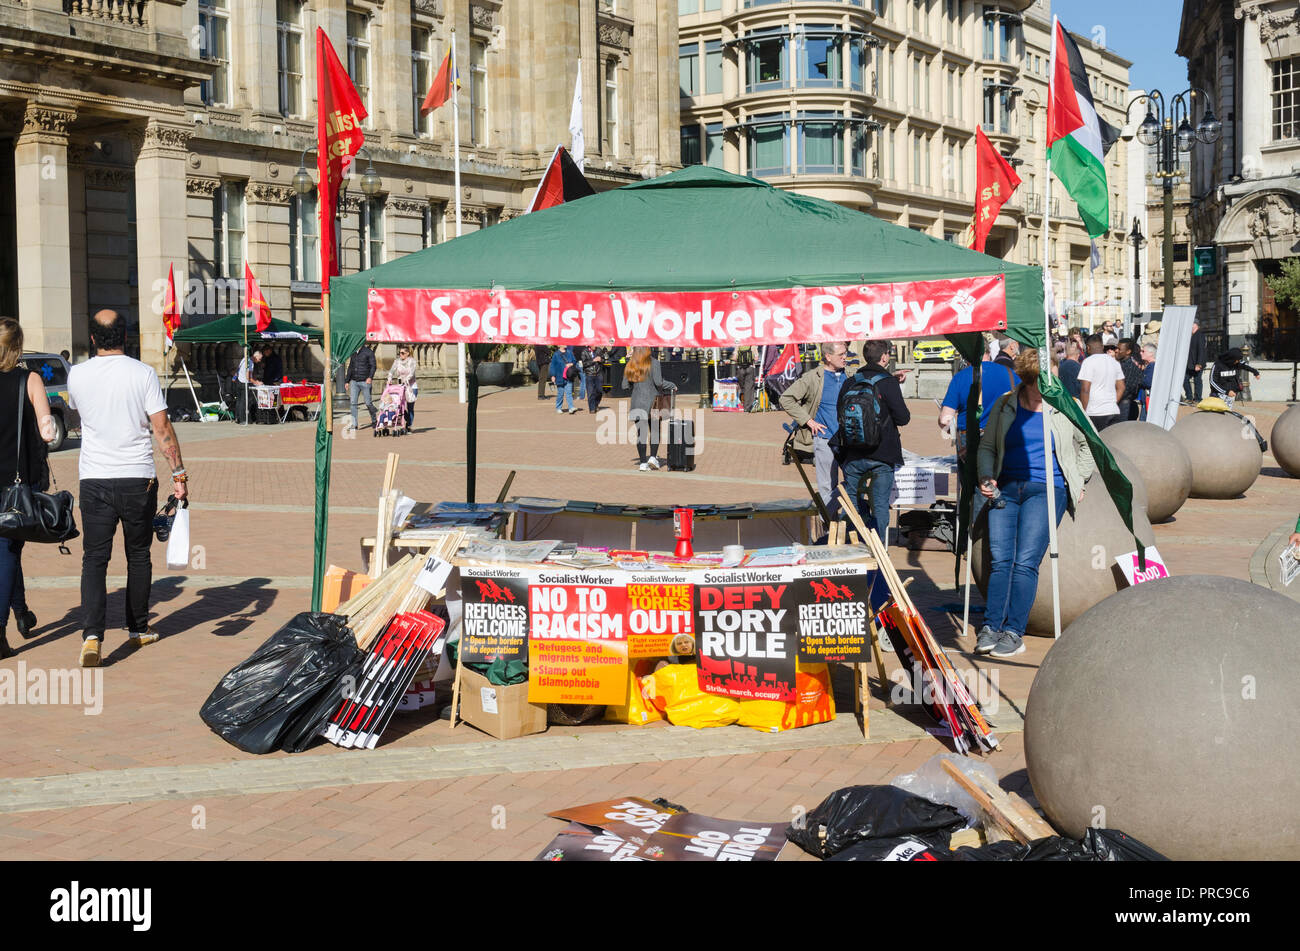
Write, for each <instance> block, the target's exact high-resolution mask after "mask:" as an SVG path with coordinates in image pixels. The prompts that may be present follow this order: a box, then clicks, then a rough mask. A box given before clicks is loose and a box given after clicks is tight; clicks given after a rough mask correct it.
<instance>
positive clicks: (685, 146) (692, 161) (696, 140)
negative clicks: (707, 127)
mask: <svg viewBox="0 0 1300 951" xmlns="http://www.w3.org/2000/svg"><path fill="white" fill-rule="evenodd" d="M682 164H683V165H699V164H700V127H699V126H698V125H684V126H682Z"/></svg>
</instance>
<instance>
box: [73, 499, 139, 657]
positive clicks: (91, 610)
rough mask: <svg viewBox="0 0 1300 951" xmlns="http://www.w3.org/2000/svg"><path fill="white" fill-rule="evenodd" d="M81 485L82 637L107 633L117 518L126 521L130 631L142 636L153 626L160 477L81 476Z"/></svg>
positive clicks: (127, 606) (127, 618) (122, 521)
mask: <svg viewBox="0 0 1300 951" xmlns="http://www.w3.org/2000/svg"><path fill="white" fill-rule="evenodd" d="M80 489H81V498H80V500H79V505H80V508H81V531H82V545H81V547H82V555H81V610H82V622H81V629H82V632H81V633H82V637H98V638H101V639H102V638H103V636H104V614H105V608H106V604H107V601H108V594H107V590H106V587H107V579H106V575H107V574H108V562H109V558H110V557H111V556H112V554H113V535H114V534H115V533H116V531H117V523H118V522H121V523H122V541H123V543H124V547H125V548H126V629H127V631H129V632H131V633H135V634H142V633H144V632H145V631H147V630H148V629H149V586H150V585H151V584H152V583H153V562H152V561H151V560H150V557H149V545H150V543H151V542H152V541H153V516H154V511H155V510H156V509H157V508H158V481H157V480H156V479H82V480H81V487H80Z"/></svg>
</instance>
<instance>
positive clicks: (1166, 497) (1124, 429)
mask: <svg viewBox="0 0 1300 951" xmlns="http://www.w3.org/2000/svg"><path fill="white" fill-rule="evenodd" d="M1101 439H1102V442H1104V443H1105V444H1106V445H1107V446H1108V447H1110V449H1111V450H1112V451H1115V450H1119V451H1121V452H1123V453H1124V455H1126V456H1128V458H1130V459H1131V460H1133V464H1134V465H1135V466H1136V467H1137V470H1138V472H1140V473H1141V474H1142V482H1143V484H1144V485H1145V486H1146V490H1147V518H1148V519H1149V520H1150V521H1151V522H1152V524H1154V523H1156V522H1164V521H1167V520H1168V519H1169V518H1170V516H1172V515H1173V514H1174V513H1175V512H1177V511H1178V510H1179V509H1180V508H1182V506H1183V503H1184V502H1186V501H1187V497H1188V496H1189V495H1191V492H1192V460H1191V459H1190V458H1188V456H1187V450H1185V449H1184V448H1183V445H1182V443H1180V442H1179V441H1178V440H1177V439H1175V438H1174V437H1173V436H1171V435H1170V434H1169V433H1168V431H1166V430H1164V429H1161V428H1160V427H1159V426H1157V425H1156V424H1155V423H1142V422H1137V421H1133V422H1126V423H1116V424H1115V425H1113V426H1107V427H1106V428H1105V429H1104V430H1102V432H1101Z"/></svg>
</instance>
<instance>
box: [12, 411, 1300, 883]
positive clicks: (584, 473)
mask: <svg viewBox="0 0 1300 951" xmlns="http://www.w3.org/2000/svg"><path fill="white" fill-rule="evenodd" d="M688 408H689V407H688ZM1282 409H1284V407H1283V406H1281V405H1278V404H1252V405H1251V406H1250V411H1251V412H1253V413H1254V414H1255V415H1256V416H1257V418H1258V420H1259V425H1260V428H1261V430H1262V431H1263V432H1264V434H1265V435H1266V436H1267V435H1268V429H1269V427H1270V426H1271V424H1272V421H1273V420H1274V419H1275V418H1276V416H1277V415H1278V413H1279V412H1280V411H1281V410H1282ZM912 411H913V423H912V425H911V426H910V427H908V429H907V430H906V433H905V443H906V444H907V445H908V447H909V448H911V449H913V450H915V451H917V452H921V453H926V454H931V453H939V452H942V451H943V449H944V445H945V444H944V443H943V442H942V440H941V439H940V437H939V433H938V429H937V427H936V426H935V425H934V420H935V417H936V413H937V410H936V408H935V406H934V404H933V403H932V402H924V401H914V402H913V404H912ZM783 419H784V416H783V415H781V414H769V415H754V416H741V415H734V414H716V415H714V414H706V415H704V416H703V418H702V419H701V420H700V422H699V423H698V424H697V425H698V429H699V436H700V439H701V453H700V456H699V458H698V468H697V469H696V471H695V472H693V473H666V472H663V473H642V472H638V471H636V469H635V467H634V465H633V461H634V457H635V449H634V447H632V446H630V445H604V444H600V443H598V442H597V440H596V438H595V434H596V431H597V428H598V426H600V425H601V421H600V420H593V419H592V418H591V417H590V416H588V415H587V414H586V413H585V412H584V413H579V414H576V415H573V416H558V415H556V414H555V413H554V411H553V404H552V403H551V402H550V401H548V402H546V403H542V402H539V401H537V400H536V399H535V395H534V391H533V389H531V388H525V389H518V390H506V391H499V392H488V393H485V394H484V396H483V399H482V402H481V407H480V412H479V427H480V428H479V438H478V454H479V488H478V495H479V497H480V499H483V498H490V497H493V496H495V495H496V492H497V491H498V489H499V487H500V485H501V483H502V482H503V481H504V479H505V477H506V475H507V473H508V472H509V471H510V470H511V469H515V470H517V471H518V475H517V477H516V479H515V482H514V485H513V487H512V493H514V494H519V495H534V496H556V497H568V498H575V497H576V498H585V499H591V500H604V501H643V502H652V503H658V504H673V503H677V502H683V501H691V502H719V503H721V502H732V501H743V500H760V499H775V498H797V497H800V496H801V495H802V494H803V486H802V484H801V483H800V482H799V480H798V476H797V474H796V473H795V471H794V470H793V469H792V468H790V467H785V466H782V465H781V463H780V457H779V449H780V444H781V441H782V438H783V433H782V432H781V429H780V422H781V421H782V420H783ZM178 431H179V434H180V439H181V443H182V448H183V450H184V454H185V459H186V463H187V466H188V468H189V469H190V472H191V478H192V481H191V487H192V489H193V491H194V494H195V499H196V502H195V508H194V515H193V521H194V542H195V544H197V545H201V546H202V551H201V552H200V553H199V554H198V557H196V559H195V562H194V564H193V565H192V566H191V568H190V569H189V570H187V571H183V572H180V573H176V572H169V571H166V570H165V569H163V568H162V551H161V547H159V549H158V550H156V553H155V584H154V597H153V604H154V611H155V618H154V624H155V626H156V627H157V629H158V630H159V631H160V632H161V633H163V634H164V635H165V636H164V639H163V640H162V641H161V642H159V643H158V644H157V645H153V646H150V647H148V648H145V649H143V650H141V651H137V652H132V651H130V650H129V649H127V648H126V647H125V646H124V644H123V641H124V639H125V635H124V634H119V633H116V632H114V631H113V630H112V629H113V627H114V626H116V627H117V628H119V629H120V626H121V623H122V614H121V610H122V609H121V596H122V595H121V591H120V590H118V591H117V592H116V593H111V594H110V606H109V626H110V634H109V638H108V643H107V644H106V648H105V649H106V653H107V658H106V663H105V668H104V670H103V693H102V697H103V709H102V712H101V713H100V714H99V715H97V716H86V715H84V713H83V711H82V709H81V708H79V707H71V706H53V705H22V706H14V707H11V708H9V709H6V710H5V711H4V716H5V725H6V731H5V732H6V743H5V744H4V745H3V746H2V747H0V776H2V777H4V778H5V779H6V780H9V782H7V783H5V784H4V788H3V789H2V790H0V855H4V856H6V857H9V856H12V857H15V858H52V859H86V858H131V859H137V858H138V859H154V858H235V857H243V858H270V859H278V858H303V857H306V858H344V857H360V858H385V857H394V858H408V857H409V858H488V859H502V858H509V859H517V858H531V857H532V856H534V855H535V854H537V852H539V851H540V850H541V849H542V848H543V847H544V846H545V844H546V843H547V842H548V841H549V840H550V838H551V837H552V836H553V835H554V834H555V833H556V832H558V831H559V829H560V828H561V827H562V825H563V824H562V823H560V822H558V821H555V820H550V819H546V818H545V813H546V811H548V810H550V809H554V808H558V807H561V806H565V805H572V804H574V803H576V802H580V801H594V800H598V799H602V798H609V797H612V796H622V795H643V796H659V795H662V796H667V797H668V798H670V799H674V800H677V801H681V802H684V803H685V804H686V805H688V806H690V807H691V808H692V809H695V810H698V811H701V812H706V813H711V814H715V815H720V816H726V817H730V818H754V819H763V820H771V821H784V820H787V819H788V818H789V817H790V816H791V815H792V810H793V809H794V808H795V807H797V806H803V807H805V808H811V807H812V806H813V805H815V804H816V803H817V802H818V801H819V800H820V799H821V798H822V797H823V796H824V795H825V794H827V793H828V792H830V791H832V790H833V789H835V788H837V787H839V786H841V785H846V784H849V783H870V782H882V781H887V780H888V779H889V778H890V777H892V776H895V775H898V774H900V773H902V772H906V771H907V770H910V769H914V768H915V767H917V766H919V765H920V764H921V763H923V762H924V761H925V760H926V759H928V758H929V757H930V756H931V755H933V754H935V753H937V752H941V751H942V750H943V749H944V745H943V744H942V743H941V741H939V740H938V739H936V738H934V737H932V736H929V735H928V734H926V733H925V731H924V727H925V726H926V725H927V724H926V721H925V719H924V717H923V715H920V714H918V713H917V711H916V710H915V709H911V708H902V709H899V710H897V711H887V710H885V709H883V706H884V701H883V696H882V693H881V691H877V694H876V695H875V696H873V698H872V702H871V713H872V741H871V742H867V743H863V742H862V740H861V735H860V733H859V732H857V731H856V727H855V726H854V724H853V723H852V718H851V717H850V716H847V715H846V714H845V707H846V703H845V702H846V700H847V694H846V690H847V682H846V679H845V678H844V677H839V678H837V682H836V688H837V689H836V692H837V697H838V699H839V700H840V702H841V717H840V719H839V720H837V721H836V722H835V723H832V724H825V725H821V726H817V727H811V728H806V729H804V730H799V731H794V732H792V733H788V734H782V735H777V736H769V735H765V734H758V733H755V732H753V731H749V730H744V729H742V728H739V727H730V728H726V729H721V730H709V731H701V732H693V731H684V730H681V729H679V728H670V727H667V726H664V725H656V726H653V727H649V728H645V729H644V730H643V731H637V730H633V729H630V728H628V727H626V726H623V725H619V724H612V723H611V724H596V725H589V726H583V727H573V728H562V727H552V728H551V729H550V730H549V731H548V732H547V733H546V734H544V735H541V736H537V737H529V738H522V739H519V740H515V741H509V742H507V743H498V742H497V741H495V740H491V739H490V738H487V737H485V736H484V735H483V734H480V733H478V732H477V731H475V730H473V729H472V728H469V727H465V726H462V727H459V728H457V729H456V730H454V731H451V730H450V729H449V728H448V724H447V722H446V721H441V720H435V719H433V717H432V716H431V715H426V714H421V713H416V714H411V715H408V716H406V717H403V718H402V719H399V720H398V721H396V722H395V723H394V725H393V727H392V728H391V729H390V732H389V733H388V734H387V735H386V736H385V738H384V742H383V744H382V746H381V748H380V749H379V750H377V751H373V752H349V751H340V750H336V749H334V748H333V747H331V746H328V745H325V746H318V747H316V748H315V749H313V750H311V751H308V752H307V753H303V754H299V755H297V756H293V757H290V756H286V755H283V754H273V755H271V756H266V757H251V756H247V755H245V754H242V753H240V752H239V751H238V750H236V749H234V748H233V747H231V746H229V745H228V744H226V743H224V742H223V741H221V740H220V739H219V738H217V737H216V736H215V735H214V734H212V733H211V732H210V731H209V730H208V729H207V728H206V727H205V726H204V725H203V723H202V722H201V721H200V720H199V718H198V715H197V710H198V707H199V705H200V704H201V703H202V701H203V699H204V698H205V697H206V696H207V694H208V692H209V691H210V690H211V688H212V686H213V685H214V684H215V683H216V681H217V680H218V678H219V677H220V676H221V674H222V673H224V672H225V671H226V670H227V669H229V668H230V667H231V666H233V665H234V664H236V663H238V662H239V661H240V660H242V659H243V658H245V657H246V656H248V654H249V653H251V652H252V650H253V649H254V648H255V647H256V646H257V645H259V644H260V643H261V642H262V641H264V640H265V639H266V638H267V637H268V636H270V634H271V633H273V632H274V631H275V630H276V629H277V628H278V627H279V626H280V625H281V624H283V623H284V622H285V621H286V620H288V618H290V617H291V616H292V615H293V614H295V613H297V612H298V611H301V610H304V609H305V608H306V607H307V602H308V599H309V594H310V590H309V589H310V571H311V550H310V545H311V538H312V507H311V502H312V493H313V482H312V473H313V467H312V460H311V452H312V444H313V432H314V427H312V426H309V425H305V424H288V425H285V426H280V427H253V428H252V429H241V428H240V427H236V426H234V425H233V424H226V423H219V424H184V425H181V426H179V427H178ZM72 446H73V447H74V448H71V449H69V450H65V451H62V452H60V453H58V454H56V455H55V456H54V457H53V459H52V465H53V469H54V473H55V476H56V478H57V479H58V480H59V484H60V486H61V487H63V488H69V489H72V490H73V491H74V492H75V491H76V451H75V441H73V443H72ZM389 450H394V451H398V452H400V453H401V455H402V463H401V468H400V470H399V477H398V482H397V484H398V486H399V487H400V488H401V489H402V491H403V492H405V493H406V494H407V495H410V496H412V497H413V498H417V499H421V500H438V499H459V498H463V495H464V490H465V480H464V454H465V427H464V411H463V408H461V407H459V406H458V405H457V404H456V401H455V394H454V393H440V394H425V395H424V396H423V397H422V398H421V400H420V402H419V404H418V406H417V415H416V432H415V434H414V435H412V436H409V437H406V438H403V439H400V440H393V439H374V438H372V437H371V436H370V435H369V430H362V431H361V432H360V433H359V434H358V438H356V439H352V440H337V441H336V445H335V452H334V481H333V492H332V496H331V514H330V525H329V528H330V535H329V548H328V553H329V558H330V561H332V562H334V563H337V564H342V565H347V566H356V565H357V564H358V561H359V549H358V539H359V538H360V537H361V536H362V535H369V534H371V533H372V531H373V519H374V516H373V511H374V503H375V499H376V496H377V493H378V487H379V483H380V481H381V479H382V474H383V468H384V458H385V454H386V453H387V452H388V451H389ZM1298 506H1300V493H1297V491H1296V483H1295V482H1294V481H1293V480H1290V479H1287V478H1286V477H1285V475H1284V474H1283V473H1282V472H1281V470H1280V469H1279V468H1277V466H1276V463H1275V462H1274V460H1272V458H1271V457H1268V456H1266V458H1265V462H1264V471H1263V474H1262V475H1261V477H1260V479H1259V481H1258V482H1257V483H1256V484H1255V486H1254V487H1252V489H1251V490H1250V491H1249V492H1248V493H1247V494H1246V496H1245V497H1244V498H1242V499H1237V500H1229V501H1222V502H1220V501H1208V500H1191V501H1189V502H1188V503H1187V504H1186V505H1185V506H1184V507H1183V509H1182V510H1181V511H1180V512H1179V513H1178V516H1177V518H1176V520H1175V521H1173V522H1171V523H1169V524H1167V525H1161V526H1157V527H1156V529H1155V531H1156V536H1157V543H1158V545H1159V547H1160V549H1161V552H1162V554H1163V555H1164V556H1165V557H1166V560H1167V561H1168V562H1169V563H1170V565H1171V567H1172V568H1173V570H1174V571H1175V572H1177V573H1179V574H1189V573H1208V574H1221V575H1230V576H1233V577H1237V578H1242V579H1246V580H1249V579H1250V577H1251V557H1252V555H1253V554H1254V553H1255V551H1256V549H1257V548H1258V547H1259V546H1260V544H1261V542H1263V541H1264V540H1265V539H1267V538H1269V537H1270V536H1271V533H1273V532H1274V531H1275V530H1276V529H1277V528H1278V527H1279V526H1280V525H1281V524H1283V523H1285V522H1288V521H1290V520H1293V519H1294V517H1295V511H1296V509H1297V507H1298ZM71 547H72V549H73V555H72V556H71V557H65V556H60V555H59V554H58V553H57V551H55V550H54V549H53V548H50V547H48V546H29V547H28V549H27V551H26V553H25V569H26V577H27V582H28V588H29V602H30V604H31V607H32V609H33V610H34V611H35V612H36V614H37V615H38V617H39V618H40V622H41V623H40V626H39V628H38V635H37V636H36V637H35V638H34V639H33V640H31V641H27V642H23V641H21V639H20V638H19V637H18V636H17V634H16V632H13V631H11V633H10V642H11V643H12V644H14V645H15V646H16V647H19V648H20V652H19V654H18V656H17V657H16V658H13V659H10V660H6V661H4V662H3V666H4V667H5V668H10V669H15V670H16V669H17V668H18V664H19V662H22V663H23V664H24V665H25V667H26V669H27V670H31V669H34V668H50V669H52V668H65V667H69V666H72V665H74V664H75V663H76V654H77V650H78V646H79V619H78V605H79V593H78V576H79V565H80V547H79V544H78V543H77V542H74V543H73V544H72V546H71ZM893 558H894V562H895V565H896V566H897V567H898V569H899V571H900V573H901V574H902V575H903V576H904V578H907V577H912V578H913V579H914V581H913V582H912V584H911V586H910V589H909V590H910V591H911V592H912V595H913V598H914V599H915V600H917V602H918V604H919V605H920V606H921V608H922V610H923V611H924V612H925V613H926V615H927V617H928V619H929V621H930V624H931V627H932V628H933V629H934V631H935V633H936V635H937V636H938V637H939V638H940V640H941V641H942V642H943V643H944V644H945V645H947V646H948V647H949V648H950V649H952V651H953V656H954V659H955V660H957V661H958V663H959V665H960V666H970V667H976V668H979V669H981V670H986V671H996V672H997V674H998V688H999V697H998V699H999V703H1000V704H1001V709H1000V711H999V713H998V714H995V715H994V716H993V719H994V721H995V722H996V723H998V727H999V735H1000V737H1001V739H1002V740H1003V749H1002V750H1001V751H999V752H997V753H995V754H993V755H991V756H990V757H989V762H990V763H991V764H992V765H993V766H994V768H995V769H996V770H997V771H998V773H999V775H1000V776H1001V777H1002V778H1003V784H1004V785H1005V786H1006V787H1007V788H1011V789H1017V790H1019V791H1021V792H1022V794H1025V795H1027V796H1032V791H1031V790H1030V789H1029V785H1028V779H1027V776H1026V774H1025V770H1024V755H1023V744H1022V739H1021V735H1020V733H1019V732H1018V730H1019V729H1020V720H1019V712H1020V711H1023V706H1024V699H1025V698H1026V697H1027V696H1028V693H1029V687H1030V684H1031V682H1032V678H1033V675H1034V672H1035V671H1036V669H1037V667H1038V664H1039V663H1040V662H1041V660H1042V657H1043V656H1044V654H1045V653H1046V650H1047V648H1048V647H1049V646H1050V642H1049V641H1048V640H1046V639H1043V638H1029V639H1027V645H1028V647H1029V650H1028V651H1027V652H1026V653H1025V654H1024V655H1021V656H1019V657H1017V658H1015V659H1014V660H1013V661H1010V662H1006V663H997V662H991V661H989V660H988V659H985V658H976V657H974V656H972V655H969V654H966V653H965V652H964V651H963V650H962V648H963V647H969V646H970V645H971V641H970V632H968V631H961V630H959V628H960V603H959V602H960V592H959V590H957V591H954V588H953V570H952V568H953V562H952V558H951V556H950V555H945V554H943V553H936V552H904V551H899V550H897V549H895V550H894V551H893ZM123 570H124V561H123V558H122V554H121V549H120V543H119V547H118V548H117V550H116V551H115V555H114V561H113V563H112V565H111V566H110V573H113V572H122V571H123ZM123 585H124V578H123V577H121V576H120V575H114V576H113V577H112V578H111V579H110V591H112V590H113V588H114V587H117V588H118V589H120V588H121V587H122V586H123ZM954 604H956V605H957V607H956V611H955V617H954V612H953V610H952V606H953V605H954ZM888 666H889V667H890V668H891V669H892V668H893V666H894V662H893V661H892V659H891V660H889V661H888ZM42 777H44V779H42ZM79 797H80V798H79ZM498 806H503V807H504V808H505V813H504V815H505V828H504V829H500V828H496V827H495V826H494V825H493V824H492V819H493V817H494V816H497V815H498V813H494V812H493V809H494V807H498ZM198 807H202V808H201V809H199V808H198ZM200 817H201V818H202V819H203V821H200ZM498 824H499V823H498ZM787 851H788V850H787ZM783 857H789V856H783Z"/></svg>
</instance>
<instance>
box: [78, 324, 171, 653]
mask: <svg viewBox="0 0 1300 951" xmlns="http://www.w3.org/2000/svg"><path fill="white" fill-rule="evenodd" d="M90 341H91V343H92V344H93V345H94V347H95V351H96V353H95V356H94V357H92V358H91V359H90V360H87V361H86V362H85V363H79V364H77V365H76V366H75V367H73V368H72V371H71V372H70V373H69V374H68V393H69V397H70V399H69V403H70V404H71V405H72V407H73V408H74V409H77V410H79V411H80V413H81V459H80V463H79V471H80V475H81V490H80V496H81V498H80V508H81V529H82V532H83V533H84V534H83V539H82V548H83V553H82V560H81V609H82V613H83V620H82V637H83V638H84V640H83V643H82V648H81V666H82V667H97V666H99V654H100V643H101V641H102V640H103V638H104V616H105V606H106V601H107V597H108V596H107V591H106V583H107V574H108V562H109V558H110V557H111V555H112V552H113V535H114V534H115V533H116V531H117V524H118V522H121V523H122V541H123V542H124V544H125V547H126V623H127V634H128V636H129V639H130V643H131V645H132V646H133V647H141V646H143V645H145V644H152V643H154V642H155V641H156V640H158V635H157V633H155V632H154V631H153V630H152V629H151V628H150V627H149V588H150V585H151V584H152V582H153V563H152V561H151V560H150V556H149V546H150V544H151V542H152V541H153V537H152V536H153V529H154V524H153V519H154V511H155V509H157V507H158V478H157V473H156V472H155V470H154V462H153V442H152V440H153V439H156V440H157V441H158V447H159V449H160V450H161V451H162V454H163V457H164V458H165V459H166V460H167V462H168V463H169V464H170V465H171V469H172V472H171V493H172V494H173V495H174V496H175V497H176V499H177V500H178V501H182V502H184V501H186V500H187V499H188V497H189V486H188V478H189V477H188V476H187V474H186V472H185V466H184V464H183V463H182V462H181V447H180V442H179V441H178V440H177V438H176V431H175V430H174V429H172V424H171V420H170V419H168V418H167V400H166V399H165V398H164V396H163V392H162V387H161V386H159V384H158V374H157V373H155V372H154V371H153V370H152V369H151V368H150V367H148V366H146V365H145V364H143V363H141V362H140V361H139V360H135V359H132V358H131V357H128V356H127V355H126V318H125V317H123V316H122V315H121V314H119V313H117V312H116V311H112V310H101V311H99V313H97V314H95V316H94V318H93V319H92V320H91V321H90ZM151 437H152V438H151Z"/></svg>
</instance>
